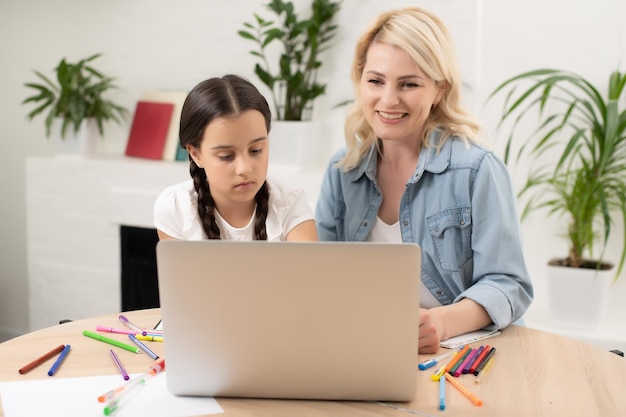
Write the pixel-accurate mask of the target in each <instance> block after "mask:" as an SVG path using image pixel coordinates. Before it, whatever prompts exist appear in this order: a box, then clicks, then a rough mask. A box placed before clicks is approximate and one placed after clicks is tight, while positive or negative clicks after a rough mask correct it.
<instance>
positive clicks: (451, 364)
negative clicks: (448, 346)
mask: <svg viewBox="0 0 626 417" xmlns="http://www.w3.org/2000/svg"><path fill="white" fill-rule="evenodd" d="M469 349H470V347H469V345H465V347H464V348H463V349H461V351H460V352H459V353H457V354H456V355H454V356H453V357H452V359H451V360H450V362H448V364H447V365H446V368H445V369H446V373H448V372H450V370H451V369H452V368H454V365H456V363H457V362H458V361H460V360H461V358H463V355H465V353H466V352H467V351H468V350H469Z"/></svg>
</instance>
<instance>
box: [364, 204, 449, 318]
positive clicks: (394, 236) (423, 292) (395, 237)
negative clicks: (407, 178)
mask: <svg viewBox="0 0 626 417" xmlns="http://www.w3.org/2000/svg"><path fill="white" fill-rule="evenodd" d="M365 240H366V241H367V242H389V243H402V236H401V232H400V224H399V223H398V222H395V223H394V224H387V223H385V222H384V221H382V220H381V218H380V217H378V216H376V222H375V223H374V226H372V230H371V231H370V233H369V235H367V238H365ZM420 283H421V285H420V307H422V308H433V307H438V306H440V305H441V303H440V302H439V300H437V299H436V298H435V297H434V296H433V294H432V293H431V292H430V290H429V289H428V288H426V285H424V283H423V282H421V281H420Z"/></svg>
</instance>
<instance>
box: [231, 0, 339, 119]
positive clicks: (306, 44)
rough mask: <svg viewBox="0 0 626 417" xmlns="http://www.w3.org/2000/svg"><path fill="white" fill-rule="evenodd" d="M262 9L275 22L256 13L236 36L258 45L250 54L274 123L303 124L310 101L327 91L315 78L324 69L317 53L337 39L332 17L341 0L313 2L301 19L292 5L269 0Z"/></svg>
mask: <svg viewBox="0 0 626 417" xmlns="http://www.w3.org/2000/svg"><path fill="white" fill-rule="evenodd" d="M266 7H267V8H268V9H269V10H270V11H272V12H273V14H274V15H275V18H276V20H266V19H264V18H263V17H261V16H260V15H258V14H256V13H254V19H255V21H254V23H247V22H246V23H244V26H245V29H243V30H240V31H239V32H238V34H239V36H241V37H242V38H244V39H248V40H251V41H253V42H254V43H255V44H256V49H254V50H252V51H250V54H251V55H253V56H255V57H257V58H259V60H260V62H257V64H256V65H255V67H254V72H255V74H256V75H257V76H258V77H259V79H260V80H261V82H262V83H263V84H265V85H266V86H267V87H268V88H269V89H270V91H271V94H272V101H273V102H274V107H275V117H276V119H277V120H306V119H307V118H309V117H310V110H311V107H312V104H313V101H314V100H315V99H316V98H317V97H319V96H320V95H322V94H324V92H325V89H326V84H322V83H320V82H318V81H317V78H316V75H317V71H318V69H319V68H320V67H321V66H322V61H321V59H320V54H321V53H322V52H324V51H325V50H326V49H327V48H328V46H329V45H330V42H331V41H332V39H333V38H334V37H335V35H336V31H337V26H336V25H335V24H334V18H335V15H336V14H337V12H338V11H339V8H340V2H339V1H332V0H313V1H312V2H311V15H310V17H308V18H300V17H299V16H298V14H297V13H296V12H295V9H294V5H293V3H292V2H291V1H284V0H271V1H270V2H269V3H268V4H267V5H266ZM275 43H278V44H280V52H279V54H278V61H277V62H276V64H275V65H272V63H270V59H269V57H270V56H272V54H271V52H270V51H268V49H269V50H271V46H272V45H274V44H275Z"/></svg>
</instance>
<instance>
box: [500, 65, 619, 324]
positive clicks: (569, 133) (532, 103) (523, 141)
mask: <svg viewBox="0 0 626 417" xmlns="http://www.w3.org/2000/svg"><path fill="white" fill-rule="evenodd" d="M625 86H626V73H621V72H620V71H614V72H612V73H611V74H610V76H609V79H608V91H607V92H606V94H603V93H601V92H600V91H601V90H600V89H599V88H597V87H596V86H594V85H593V84H592V83H591V82H590V81H589V80H587V79H585V78H584V77H582V76H581V75H579V74H576V73H573V72H570V71H563V70H557V69H538V70H533V71H528V72H524V73H521V74H519V75H515V76H513V77H511V78H509V79H507V80H506V81H504V82H503V83H501V84H500V85H499V86H498V87H497V88H496V89H495V90H494V91H493V92H492V93H491V95H490V96H489V99H488V100H491V99H492V98H493V97H494V96H496V95H500V94H504V93H505V92H506V96H505V100H504V106H503V109H502V115H501V117H500V125H499V128H502V126H503V125H504V124H507V126H508V127H509V136H508V138H507V141H506V149H505V156H504V160H505V162H508V161H509V160H510V159H511V157H512V156H513V155H514V154H516V159H517V161H519V160H521V159H522V158H529V160H530V161H533V162H531V165H530V170H529V173H528V178H527V181H526V182H525V184H524V186H523V187H522V189H521V191H520V192H519V197H520V198H521V199H523V200H524V201H525V203H524V209H523V211H522V219H524V218H526V217H527V216H528V214H529V213H531V212H534V211H537V210H547V213H548V215H549V216H555V217H557V218H559V219H562V220H564V221H565V222H566V225H565V227H564V230H563V236H564V237H565V238H566V239H567V241H568V243H569V252H568V253H567V254H564V255H563V256H562V257H560V258H555V259H552V260H551V261H550V262H549V264H550V265H553V266H554V267H555V268H556V269H559V268H561V270H565V271H564V272H565V273H566V274H567V275H568V277H570V278H573V277H574V276H578V275H579V273H580V271H581V270H583V269H587V270H588V271H590V272H591V275H592V277H593V278H592V280H591V281H590V285H591V287H587V288H586V289H584V291H585V292H586V293H585V294H583V295H582V298H581V299H575V297H573V296H572V294H571V291H573V290H574V289H575V287H579V286H582V285H583V284H574V281H572V280H570V281H568V282H567V285H566V287H565V288H561V289H556V288H554V287H550V285H552V283H551V282H549V283H548V284H549V289H550V292H551V293H552V294H553V295H557V294H556V293H557V292H559V291H560V294H558V299H556V300H553V302H554V303H557V302H562V301H565V302H567V303H568V304H569V305H570V307H571V308H573V309H575V310H576V311H569V312H567V313H565V314H568V315H570V316H571V317H572V318H574V319H579V320H583V318H581V316H582V315H583V314H586V313H583V308H584V306H585V305H586V304H587V305H591V306H592V307H593V302H592V301H590V299H589V297H590V295H591V293H592V292H593V291H595V290H596V289H597V290H598V291H605V293H604V295H602V296H601V297H606V293H608V285H606V284H602V285H601V284H600V281H599V279H598V275H599V273H600V271H602V270H611V269H612V270H611V274H610V276H609V280H608V281H609V282H611V279H610V278H611V277H612V278H613V280H612V281H613V282H614V280H616V279H617V278H618V277H619V275H620V273H621V272H622V269H623V267H624V263H625V259H626V232H625V231H622V234H621V237H620V238H619V239H620V243H621V255H620V258H619V260H618V261H617V262H616V263H615V266H616V267H615V268H613V265H612V264H611V263H610V262H606V261H605V260H604V259H605V252H606V248H607V244H608V243H609V237H610V236H611V234H612V232H613V231H614V227H615V225H616V224H615V221H614V220H613V216H619V218H620V222H619V223H621V224H622V227H623V225H624V224H626V109H625V107H626V106H625V104H626V87H625ZM529 126H533V127H532V128H529ZM521 131H523V132H529V133H528V134H527V135H526V134H521V133H520V132H521ZM547 155H549V156H554V160H550V159H549V158H546V156H547ZM613 271H614V272H613ZM603 302H604V301H599V303H603ZM604 304H606V303H605V302H604ZM602 308H603V306H600V310H602ZM601 316H602V311H600V313H598V314H597V317H596V320H599V319H600V318H601Z"/></svg>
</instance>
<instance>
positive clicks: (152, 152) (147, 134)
mask: <svg viewBox="0 0 626 417" xmlns="http://www.w3.org/2000/svg"><path fill="white" fill-rule="evenodd" d="M173 110H174V104H172V103H157V102H152V101H138V102H137V108H136V109H135V115H134V117H133V124H132V126H131V128H130V135H129V136H128V143H127V144H126V155H128V156H136V157H139V158H147V159H162V158H163V149H164V147H165V140H166V139H167V134H168V131H169V128H170V123H171V121H172V112H173Z"/></svg>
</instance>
